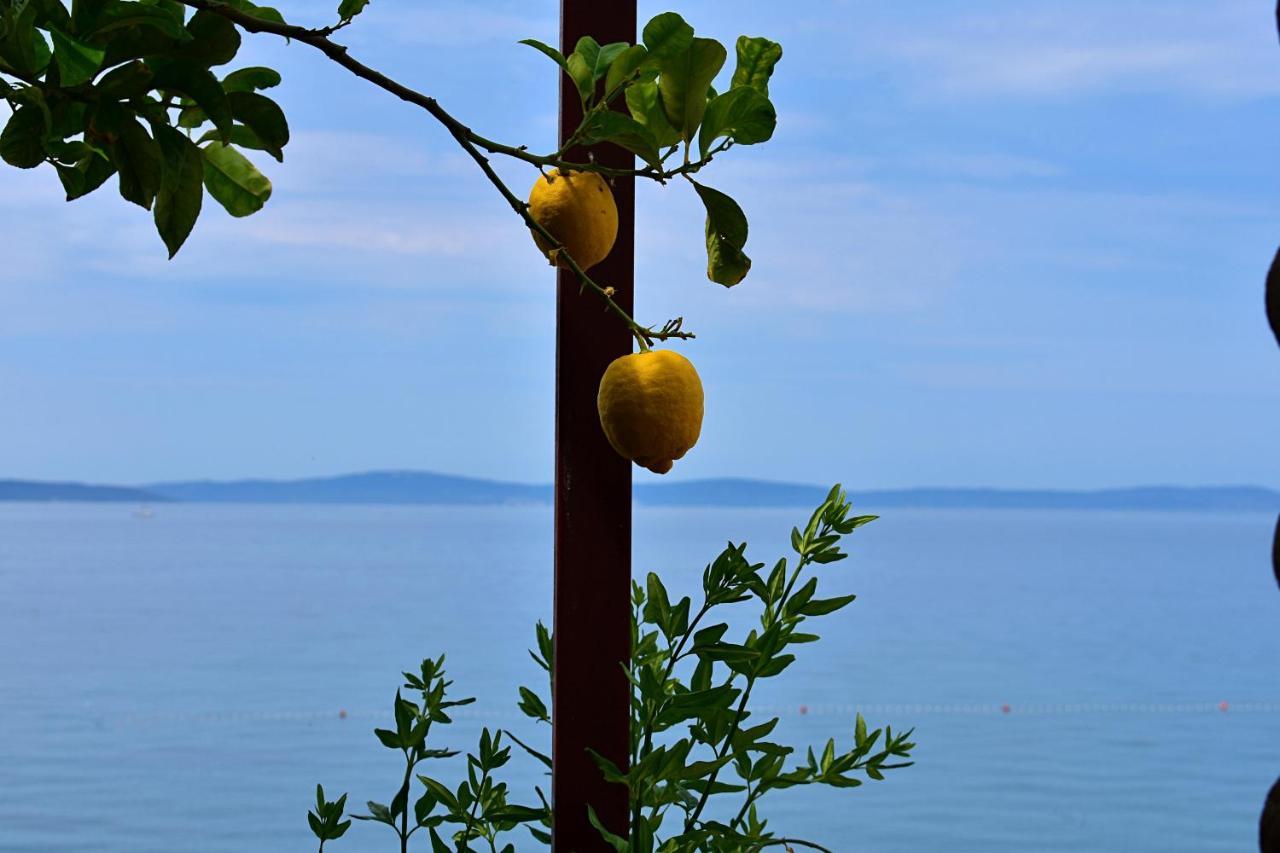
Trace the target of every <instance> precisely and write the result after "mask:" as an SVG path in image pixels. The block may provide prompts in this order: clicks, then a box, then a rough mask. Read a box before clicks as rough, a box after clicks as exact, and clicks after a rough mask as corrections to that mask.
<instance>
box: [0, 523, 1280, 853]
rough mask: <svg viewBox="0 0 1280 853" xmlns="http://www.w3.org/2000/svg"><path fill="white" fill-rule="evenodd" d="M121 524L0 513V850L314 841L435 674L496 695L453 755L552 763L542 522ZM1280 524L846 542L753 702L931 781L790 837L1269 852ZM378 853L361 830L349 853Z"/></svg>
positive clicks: (1023, 529)
mask: <svg viewBox="0 0 1280 853" xmlns="http://www.w3.org/2000/svg"><path fill="white" fill-rule="evenodd" d="M135 510H136V508H135V507H130V506H114V505H34V504H8V505H3V504H0V851H5V853H18V851H21V853H37V851H67V853H70V852H71V851H76V853H83V851H122V853H152V852H153V851H154V853H160V851H164V853H173V851H271V853H275V852H276V851H282V853H285V852H287V851H298V853H302V851H311V850H314V849H315V848H314V846H313V844H312V841H311V840H310V835H309V832H308V830H307V826H306V819H305V814H306V809H307V807H308V805H309V802H310V799H311V797H312V794H313V791H314V786H315V783H316V782H323V783H324V784H325V786H326V789H327V790H329V791H330V792H332V793H336V792H341V791H350V792H351V801H352V802H353V803H357V802H358V803H362V802H363V801H364V800H366V799H370V798H374V799H378V800H381V801H384V802H385V801H387V800H389V798H390V797H391V795H392V794H393V793H394V790H395V788H396V785H397V782H398V779H397V773H398V772H399V770H398V769H397V766H396V761H397V757H396V756H395V755H393V754H391V753H389V752H387V751H386V750H383V749H382V748H381V747H380V746H379V745H378V744H377V742H376V741H375V740H374V738H373V736H372V734H371V729H372V728H373V727H374V726H375V725H382V724H383V721H384V720H386V719H387V718H388V717H389V715H390V710H391V699H392V697H393V696H394V693H395V688H396V687H397V686H398V683H399V672H400V671H401V670H402V669H405V668H410V667H412V666H414V665H415V664H416V662H417V661H419V660H420V659H421V658H422V657H423V656H424V655H428V654H429V655H436V654H439V653H441V652H447V653H448V656H449V663H450V668H451V672H452V674H453V676H454V678H455V679H456V682H457V684H456V689H458V690H460V691H463V692H465V693H468V694H471V695H475V696H478V697H479V699H480V701H479V702H478V703H477V705H476V706H474V708H475V711H474V713H469V714H467V715H465V716H460V717H459V719H458V722H457V725H456V726H454V727H453V730H452V731H451V732H450V733H449V735H448V737H447V739H446V740H445V741H444V742H442V744H441V745H451V746H455V747H473V746H474V737H475V734H476V732H477V731H478V727H479V726H480V725H482V724H485V723H488V724H490V725H497V726H506V727H515V728H516V730H517V731H520V732H524V733H526V734H527V735H528V736H529V737H531V738H533V739H534V740H541V741H545V739H546V732H545V731H544V732H541V733H539V732H537V731H536V730H533V729H531V728H530V726H528V725H526V724H525V721H523V718H521V717H519V716H518V714H517V713H516V712H514V695H515V691H514V685H515V684H517V683H521V682H523V683H528V684H531V685H536V686H538V687H540V688H541V687H543V685H542V684H541V682H540V680H539V679H538V678H537V673H536V672H535V670H534V667H533V664H532V663H531V662H530V661H529V659H528V656H527V655H526V654H525V652H524V649H525V648H526V647H527V646H528V645H529V644H530V642H531V640H532V626H533V623H534V622H535V620H537V619H538V618H546V617H547V616H548V614H549V612H550V594H551V574H550V571H551V559H550V558H551V540H550V520H551V519H550V512H549V510H548V509H546V508H529V507H521V508H440V507H369V506H363V507H342V506H291V507H281V506H271V507H265V506H197V505H191V506H157V507H155V508H154V515H152V516H151V517H138V516H137V515H136V514H135ZM803 515H804V513H802V512H797V511H781V510H768V511H741V510H708V509H700V510H672V509H662V510H657V509H645V510H640V511H639V512H638V514H637V519H636V569H637V571H647V570H649V569H660V570H661V571H662V572H663V573H664V575H665V576H667V577H669V578H671V579H673V586H676V587H689V588H691V587H692V586H693V585H694V584H696V583H697V578H698V576H699V572H700V571H701V568H702V566H703V564H704V563H705V562H706V561H707V560H708V559H709V558H710V557H712V556H713V555H714V554H715V553H716V552H717V551H718V550H719V549H720V547H721V546H722V545H723V543H724V541H725V540H726V539H730V538H732V539H734V540H743V539H745V540H747V541H748V542H750V543H751V547H750V549H749V553H752V554H754V556H755V557H756V558H757V559H758V560H762V561H763V560H766V559H771V558H775V557H776V556H779V555H781V554H782V553H784V551H785V547H786V534H787V531H788V530H789V528H790V526H791V524H793V523H795V522H796V521H799V520H800V517H801V516H803ZM1273 523H1274V520H1273V519H1271V518H1266V517H1262V516H1254V515H1193V514H1139V513H1133V514H1123V513H1065V512H1040V511H1026V512H1009V511H1001V512H987V511H972V512H965V511H948V512H928V511H907V510H895V511H893V512H891V513H890V514H889V515H888V516H887V517H886V518H885V519H883V520H881V521H879V522H877V523H876V524H873V525H871V526H870V527H867V528H864V529H862V530H860V531H858V532H857V533H855V535H854V537H853V538H852V542H851V549H852V552H853V556H852V558H851V559H850V560H848V561H846V562H844V563H840V564H837V565H835V566H832V567H829V570H828V571H826V572H825V574H826V575H827V576H828V578H827V580H826V587H825V588H826V590H828V594H832V595H834V594H837V592H856V593H858V595H859V598H858V600H857V601H856V602H855V603H854V604H853V605H852V606H851V607H849V608H848V609H846V610H844V611H842V612H841V613H839V614H837V615H835V616H833V617H827V618H826V620H825V625H826V627H825V630H820V633H822V634H823V635H824V639H823V641H822V642H821V643H819V644H817V645H815V646H809V647H807V649H806V651H808V652H809V653H808V654H807V655H806V656H802V657H801V660H800V661H799V662H798V663H797V664H796V665H794V666H793V667H792V668H791V669H790V670H788V672H787V673H786V674H784V675H783V676H782V677H781V678H780V679H778V680H776V681H775V683H773V684H771V685H769V689H767V690H764V691H762V692H761V694H760V701H761V702H762V703H764V704H766V705H768V706H771V707H772V708H774V709H776V711H777V713H779V714H780V715H781V716H782V718H783V722H782V725H781V726H780V734H781V736H782V738H784V739H785V740H786V741H787V742H789V743H792V744H794V745H796V746H804V745H807V744H809V743H818V744H821V743H823V742H825V740H826V738H827V737H828V736H829V735H836V736H837V737H838V738H840V739H841V742H847V741H848V740H849V739H850V738H851V733H852V719H853V713H854V710H855V709H862V710H863V712H864V714H865V715H866V716H867V718H868V720H869V721H870V722H871V723H872V724H873V725H879V724H882V723H885V722H888V723H892V724H893V725H894V726H895V727H898V726H902V727H907V726H915V727H916V730H917V738H916V739H917V740H918V742H919V749H918V751H917V756H916V757H917V759H918V764H917V765H916V766H915V767H912V768H909V769H906V770H903V771H899V772H896V773H892V774H890V775H889V777H888V779H887V780H886V781H885V782H882V783H875V784H868V785H865V786H864V787H862V788H858V789H855V790H851V791H832V792H826V791H824V792H820V793H817V794H812V793H804V794H801V795H798V796H784V797H782V798H781V799H780V801H779V802H778V803H777V804H776V805H775V807H773V808H772V809H771V812H772V816H773V817H772V825H774V826H775V827H776V828H777V829H778V830H780V831H783V832H785V834H787V835H798V836H806V837H811V838H813V839H815V840H818V841H822V842H824V843H826V844H827V846H829V847H831V848H832V849H834V850H837V851H933V850H946V851H954V852H955V853H968V852H969V851H973V853H978V851H982V853H991V851H1041V850H1046V851H1053V850H1061V851H1148V850H1149V851H1187V853H1193V852H1194V853H1205V851H1219V850H1220V851H1249V850H1254V849H1256V833H1257V818H1258V813H1259V811H1260V809H1261V806H1262V803H1263V800H1264V798H1265V795H1266V792H1267V790H1268V788H1269V787H1270V786H1271V784H1272V783H1273V782H1274V781H1275V780H1276V777H1277V776H1280V590H1277V588H1276V582H1275V580H1274V578H1273V577H1272V574H1271V570H1270V567H1269V565H1268V557H1269V552H1270V537H1271V531H1272V526H1273ZM1224 702H1225V703H1226V704H1225V705H1221V704H1220V703H1224ZM1005 705H1008V712H1007V713H1006V712H1005V711H1004V710H1003V706H1005ZM802 706H803V709H804V711H805V713H802V712H801V711H802ZM1223 708H1225V709H1226V710H1222V709H1223ZM340 711H346V716H345V717H342V716H340ZM512 771H513V772H512V774H511V776H510V778H511V781H512V784H513V787H514V788H515V789H516V790H517V791H521V790H527V789H528V788H529V787H531V786H532V784H534V783H536V782H539V781H541V780H540V777H539V773H538V769H537V768H535V767H533V766H531V764H530V763H525V762H515V763H514V764H513V767H512ZM786 793H787V794H791V792H786ZM520 799H521V800H526V801H527V800H532V799H533V798H532V797H531V796H527V797H520ZM379 830H382V832H380V831H379ZM384 832H385V835H384ZM516 840H517V846H518V848H519V849H520V850H525V849H529V850H536V849H540V848H539V846H538V845H536V844H534V843H532V842H531V841H528V840H526V839H516ZM392 841H393V837H392V835H391V834H390V832H389V831H387V830H386V828H385V827H378V826H370V825H367V824H361V825H357V826H355V827H353V829H352V830H351V832H350V833H349V834H348V836H347V838H346V839H344V840H343V841H342V842H339V843H335V844H332V845H330V849H331V850H334V851H339V853H340V851H342V850H344V849H346V850H351V851H381V850H388V851H389V850H391V849H392V847H393V845H392V844H391V842H392Z"/></svg>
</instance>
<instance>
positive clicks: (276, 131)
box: [227, 92, 289, 162]
mask: <svg viewBox="0 0 1280 853" xmlns="http://www.w3.org/2000/svg"><path fill="white" fill-rule="evenodd" d="M227 101H228V102H229V103H230V104H231V114H232V115H233V116H235V118H236V120H237V121H239V122H240V123H242V124H243V125H244V126H245V127H247V128H248V129H249V130H251V131H253V134H254V136H255V137H256V138H257V139H258V140H259V141H260V142H261V148H262V150H264V151H266V152H267V153H269V154H270V155H271V156H272V157H274V158H276V160H279V161H280V162H284V147H285V145H287V144H288V143H289V122H288V120H286V119H285V116H284V111H283V110H281V109H280V107H279V105H278V104H276V102H275V101H273V100H271V99H270V98H268V97H265V96H263V95H259V94H257V93H256V92H232V93H231V94H229V95H227ZM253 147H259V146H253Z"/></svg>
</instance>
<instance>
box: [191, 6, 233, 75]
mask: <svg viewBox="0 0 1280 853" xmlns="http://www.w3.org/2000/svg"><path fill="white" fill-rule="evenodd" d="M187 32H189V33H191V36H192V39H193V41H192V42H191V43H190V44H188V45H186V46H184V47H183V48H182V58H183V59H184V60H187V61H189V62H196V63H199V64H200V65H203V66H205V67H206V68H211V67H213V66H215V65H226V64H227V63H228V62H230V61H231V60H233V59H235V58H236V54H237V53H238V52H239V51H240V31H239V30H238V29H236V25H235V24H233V23H231V21H229V20H228V19H227V18H225V17H223V16H222V15H219V14H217V13H216V12H209V11H206V10H204V9H201V10H200V11H198V12H196V13H195V15H193V16H192V17H191V20H190V21H188V22H187Z"/></svg>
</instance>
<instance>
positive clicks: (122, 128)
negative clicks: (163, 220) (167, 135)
mask: <svg viewBox="0 0 1280 853" xmlns="http://www.w3.org/2000/svg"><path fill="white" fill-rule="evenodd" d="M110 147H111V159H112V161H113V162H114V163H115V166H116V172H117V173H118V174H119V176H120V195H121V197H123V198H125V199H126V200H128V201H131V202H133V203H134V204H136V205H138V206H139V207H142V208H145V209H147V210H150V209H151V205H152V204H153V203H154V202H155V198H156V193H157V192H159V191H160V180H161V175H162V171H163V165H162V158H161V155H160V146H159V145H158V144H156V141H155V140H154V139H152V138H151V136H150V134H148V133H147V131H146V128H144V127H143V126H142V125H141V124H140V123H139V122H138V120H137V119H136V118H134V117H133V116H132V115H125V116H123V117H122V118H120V119H119V124H118V131H117V135H116V138H115V140H114V141H113V142H112V143H111V146H110Z"/></svg>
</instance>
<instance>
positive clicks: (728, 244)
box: [693, 181, 751, 287]
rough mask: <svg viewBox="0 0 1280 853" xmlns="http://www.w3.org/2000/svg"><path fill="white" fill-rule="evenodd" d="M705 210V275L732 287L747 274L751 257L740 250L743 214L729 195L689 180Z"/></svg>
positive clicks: (744, 241)
mask: <svg viewBox="0 0 1280 853" xmlns="http://www.w3.org/2000/svg"><path fill="white" fill-rule="evenodd" d="M693 187H694V189H695V190H697V192H698V196H699V198H701V199H702V204H703V205H704V206H705V207H706V209H707V226H706V235H707V278H709V279H711V280H712V281H714V282H716V283H717V284H723V285H724V286H725V287H733V286H734V285H735V284H737V283H738V282H740V281H742V280H743V279H744V278H746V276H747V272H748V271H749V270H750V269H751V259H750V258H748V257H747V256H746V254H745V253H744V252H743V251H742V247H743V246H745V245H746V244H747V217H746V215H745V214H744V213H743V212H742V208H740V207H739V206H738V203H737V202H736V201H734V200H733V199H732V198H730V197H729V196H727V195H725V194H724V193H722V192H720V191H719V190H715V189H712V188H711V187H708V186H705V185H703V184H700V183H698V182H697V181H693Z"/></svg>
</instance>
